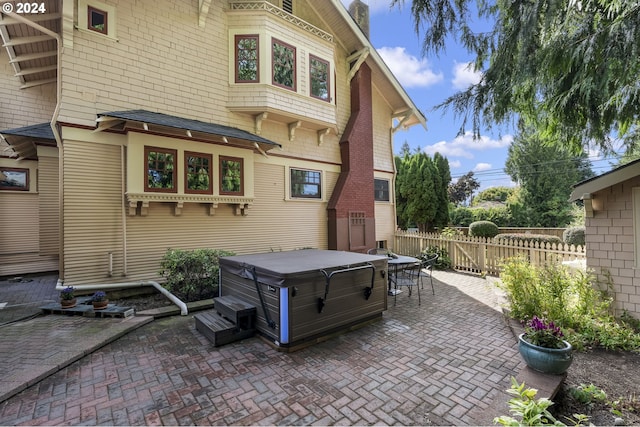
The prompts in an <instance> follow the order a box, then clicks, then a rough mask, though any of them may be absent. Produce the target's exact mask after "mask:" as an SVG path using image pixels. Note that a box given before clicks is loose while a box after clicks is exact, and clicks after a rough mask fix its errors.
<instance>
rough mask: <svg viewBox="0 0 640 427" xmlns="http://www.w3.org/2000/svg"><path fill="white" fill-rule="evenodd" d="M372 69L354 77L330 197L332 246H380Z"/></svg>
mask: <svg viewBox="0 0 640 427" xmlns="http://www.w3.org/2000/svg"><path fill="white" fill-rule="evenodd" d="M371 104H372V95H371V69H370V68H369V66H368V65H367V64H366V63H363V64H362V65H361V66H360V69H359V70H358V72H357V73H356V75H355V76H354V78H353V79H352V80H351V117H350V118H349V122H348V123H347V126H346V128H345V130H344V133H343V134H342V139H341V140H340V157H341V160H342V170H341V172H340V176H339V177H338V182H337V183H336V186H335V188H334V190H333V194H332V195H331V199H330V200H329V205H328V207H327V210H328V221H329V223H328V229H329V230H328V231H329V236H328V240H329V249H333V250H341V251H351V252H366V251H367V249H370V248H374V247H375V246H376V240H375V200H374V189H373V107H372V105H371Z"/></svg>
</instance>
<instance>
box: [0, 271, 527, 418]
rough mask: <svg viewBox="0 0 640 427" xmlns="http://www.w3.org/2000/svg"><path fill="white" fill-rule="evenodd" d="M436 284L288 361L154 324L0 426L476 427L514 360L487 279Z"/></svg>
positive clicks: (27, 397) (31, 391) (181, 322)
mask: <svg viewBox="0 0 640 427" xmlns="http://www.w3.org/2000/svg"><path fill="white" fill-rule="evenodd" d="M435 277H436V278H437V279H438V280H437V283H436V295H435V296H432V295H431V289H430V286H427V287H425V289H424V291H423V292H424V293H423V295H422V305H421V306H418V300H417V296H416V295H415V294H414V296H412V297H410V298H409V297H408V296H407V294H406V293H403V294H401V295H399V296H398V302H397V305H396V306H394V305H393V299H392V298H390V300H389V310H388V311H386V312H385V313H384V316H383V319H382V320H381V321H379V322H375V323H373V324H370V325H368V326H366V327H364V328H361V329H359V330H356V331H352V332H349V333H346V334H343V335H340V336H338V337H335V338H332V339H329V340H327V341H325V342H322V343H320V344H315V345H313V346H311V347H308V348H305V349H303V350H300V351H298V352H295V353H289V354H287V353H280V352H277V351H276V350H274V349H272V348H271V347H270V346H269V345H268V344H266V343H265V342H264V341H262V340H261V339H259V338H251V339H248V340H245V341H242V342H238V343H234V344H229V345H226V346H224V347H220V348H216V347H213V346H212V345H211V344H210V343H209V341H207V340H206V339H205V338H204V337H203V336H202V335H201V334H200V333H199V332H198V331H196V329H195V325H194V320H193V317H192V315H189V316H176V317H171V318H166V319H160V320H155V321H153V322H151V323H149V324H147V325H145V326H142V327H140V328H138V329H136V330H134V331H133V332H130V333H128V334H127V335H125V336H123V337H121V338H119V339H118V340H116V341H114V342H112V343H110V344H107V345H106V346H104V347H102V348H100V349H99V350H97V351H95V352H93V353H92V354H90V355H88V356H85V357H83V358H81V359H80V360H78V361H76V362H74V363H72V364H71V365H69V366H68V367H66V368H63V369H62V370H60V371H59V372H57V373H55V374H53V375H51V376H49V377H47V378H45V379H44V380H42V381H40V382H39V383H37V384H35V385H33V386H31V387H29V388H27V389H26V390H24V391H23V392H21V393H19V394H17V395H15V396H13V397H11V398H9V399H7V400H5V401H4V402H2V403H0V424H1V425H17V424H25V425H51V424H67V425H103V424H105V425H107V424H108V425H161V424H169V425H192V424H206V425H364V424H367V425H369V424H377V425H476V424H478V420H477V419H475V418H474V414H477V413H478V412H482V410H483V409H487V408H490V405H491V403H492V400H493V398H494V397H495V396H497V395H498V394H499V393H500V392H502V391H503V390H505V389H506V388H508V387H509V385H510V382H509V378H510V376H512V375H515V374H516V373H517V372H518V370H519V369H520V368H521V367H522V365H521V363H522V362H521V360H520V357H519V355H518V351H517V346H516V342H515V340H514V337H513V334H512V332H511V330H510V329H509V328H508V326H507V325H505V323H504V321H503V318H502V314H501V312H500V311H499V310H497V309H496V302H495V301H496V298H495V294H494V292H493V291H492V290H491V289H489V287H488V286H487V282H486V281H485V280H483V279H481V278H478V277H474V276H468V275H463V274H457V273H452V272H435ZM44 318H45V319H48V321H50V322H51V323H52V325H54V324H55V322H56V319H59V317H57V316H55V315H49V316H45V317H44ZM40 319H42V317H41V318H39V319H36V320H40ZM105 320H112V319H91V320H90V321H91V322H96V323H100V322H103V321H105ZM85 321H86V319H85ZM30 322H33V320H30ZM104 324H105V325H106V323H104ZM52 327H53V326H52ZM10 330H11V327H9V326H4V327H3V328H2V329H0V334H6V333H10ZM79 339H81V337H79ZM52 341H53V340H45V342H43V343H40V345H41V346H42V348H43V351H46V349H47V348H48V347H50V346H52V345H54V344H53V342H52ZM0 351H1V350H0ZM5 351H8V350H5ZM14 351H21V350H20V349H14ZM485 415H486V414H485ZM496 415H500V414H496Z"/></svg>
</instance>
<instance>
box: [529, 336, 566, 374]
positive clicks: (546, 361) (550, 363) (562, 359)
mask: <svg viewBox="0 0 640 427" xmlns="http://www.w3.org/2000/svg"><path fill="white" fill-rule="evenodd" d="M518 341H519V343H518V350H519V351H520V355H521V356H522V358H523V359H524V361H525V362H526V364H527V366H529V367H530V368H531V369H533V370H536V371H538V372H543V373H545V374H564V373H565V372H566V371H567V369H569V366H571V362H573V354H572V351H573V347H572V346H571V344H569V343H568V342H567V341H564V340H563V342H564V344H565V347H564V348H546V347H540V346H537V345H533V344H531V343H529V342H527V341H526V340H525V339H524V334H520V335H519V336H518Z"/></svg>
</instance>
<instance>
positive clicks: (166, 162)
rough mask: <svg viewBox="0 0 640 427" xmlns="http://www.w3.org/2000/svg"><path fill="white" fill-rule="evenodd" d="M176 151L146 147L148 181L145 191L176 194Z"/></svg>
mask: <svg viewBox="0 0 640 427" xmlns="http://www.w3.org/2000/svg"><path fill="white" fill-rule="evenodd" d="M176 156H177V155H176V150H170V149H167V148H157V147H144V157H145V163H146V164H145V166H146V167H145V169H146V171H147V179H146V183H145V190H147V191H159V192H168V193H175V192H176V169H175V162H176Z"/></svg>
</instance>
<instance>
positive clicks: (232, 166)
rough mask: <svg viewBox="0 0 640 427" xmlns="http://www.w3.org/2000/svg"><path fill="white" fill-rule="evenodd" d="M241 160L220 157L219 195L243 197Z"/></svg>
mask: <svg viewBox="0 0 640 427" xmlns="http://www.w3.org/2000/svg"><path fill="white" fill-rule="evenodd" d="M243 174H244V170H243V159H241V158H237V157H223V156H220V194H226V195H236V196H242V195H244V182H243V181H244V176H243Z"/></svg>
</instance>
